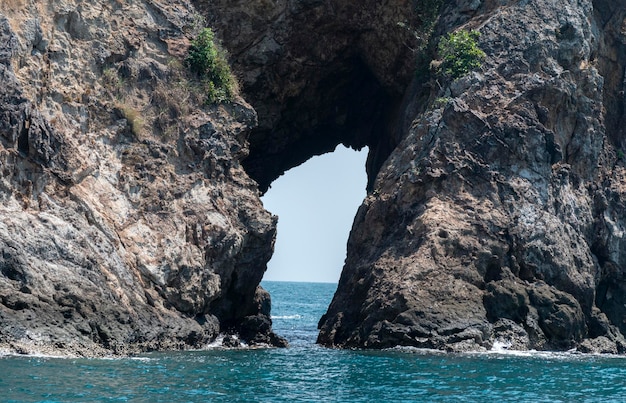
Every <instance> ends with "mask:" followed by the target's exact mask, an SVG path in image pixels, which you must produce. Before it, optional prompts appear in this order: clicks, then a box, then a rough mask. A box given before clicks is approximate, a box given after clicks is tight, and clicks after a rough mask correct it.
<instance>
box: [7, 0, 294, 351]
mask: <svg viewBox="0 0 626 403" xmlns="http://www.w3.org/2000/svg"><path fill="white" fill-rule="evenodd" d="M0 4H1V5H2V7H1V8H0V10H1V12H2V14H3V15H2V16H0V80H1V82H2V88H3V91H2V93H1V94H0V172H2V175H1V178H0V198H1V200H2V202H1V203H0V250H1V253H0V272H1V274H2V275H1V276H0V323H2V326H1V327H0V344H1V345H2V347H3V348H5V349H9V350H16V351H24V352H29V351H45V352H53V353H63V354H67V353H75V354H85V355H97V354H110V353H120V354H125V353H131V352H135V351H142V350H150V349H166V348H167V349H170V348H200V347H203V346H205V345H206V344H207V343H209V342H212V341H214V339H215V338H216V337H217V335H218V333H219V332H225V333H226V332H236V333H239V334H240V335H241V336H242V337H243V338H245V340H246V341H248V342H249V343H252V344H254V343H267V344H277V345H282V344H283V341H282V340H280V339H279V338H277V337H276V336H274V335H273V334H272V333H271V329H270V324H271V322H270V319H269V296H268V295H267V293H266V292H265V291H263V290H262V289H260V288H257V286H258V284H259V282H260V280H261V278H262V276H263V272H264V271H265V264H266V262H267V260H268V259H269V258H270V256H271V253H272V245H273V239H274V233H275V221H276V219H275V218H274V217H272V216H271V214H270V213H268V212H266V211H265V210H263V208H262V206H261V203H260V201H259V198H258V191H257V189H256V184H255V183H254V182H253V181H251V180H250V179H249V178H248V176H247V175H246V173H245V172H244V171H243V169H242V168H241V165H240V160H241V159H242V158H243V157H244V156H245V155H246V153H247V144H246V136H247V133H248V131H249V130H250V128H251V127H253V126H254V125H255V124H256V113H255V111H254V110H253V109H252V108H251V107H250V106H249V105H248V104H247V103H245V102H244V101H243V100H242V99H236V100H235V101H234V102H233V103H230V104H224V105H221V106H213V107H205V106H204V105H203V102H204V98H203V94H199V93H198V91H197V90H196V89H195V86H194V83H193V82H192V81H190V80H189V79H188V76H186V75H185V71H184V69H183V67H182V65H181V61H182V58H183V57H184V55H185V52H186V48H187V46H188V44H189V40H188V39H189V37H192V36H193V34H194V32H195V31H197V29H198V27H197V25H198V23H199V22H198V21H197V20H198V15H197V13H195V11H194V9H193V8H192V7H191V6H190V5H189V4H188V3H187V2H182V1H181V2H177V1H124V2H116V1H99V2H82V1H57V2H45V3H41V2H34V1H2V2H1V3H0Z"/></svg>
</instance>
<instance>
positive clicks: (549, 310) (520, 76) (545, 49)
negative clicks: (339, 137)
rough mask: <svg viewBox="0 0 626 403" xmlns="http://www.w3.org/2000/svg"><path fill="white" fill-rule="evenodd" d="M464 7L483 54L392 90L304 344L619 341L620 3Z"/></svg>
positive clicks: (615, 347) (589, 345) (462, 24)
mask: <svg viewBox="0 0 626 403" xmlns="http://www.w3.org/2000/svg"><path fill="white" fill-rule="evenodd" d="M462 3H466V2H463V1H458V2H456V3H455V2H451V3H450V4H448V7H447V8H446V9H445V11H444V14H443V15H442V18H441V20H440V24H441V25H440V29H442V30H451V29H477V30H478V31H480V33H481V37H480V43H479V45H480V47H481V48H482V49H483V50H484V51H485V52H486V53H487V59H486V60H485V62H484V65H483V66H482V68H481V69H479V70H478V71H475V72H473V73H470V74H469V75H467V76H466V77H463V78H461V79H458V80H456V81H453V82H450V81H449V80H445V79H442V78H439V80H438V83H437V84H439V85H435V86H433V87H432V90H430V91H429V90H428V89H426V90H424V89H423V88H418V89H416V90H415V92H414V93H412V94H408V96H409V97H414V98H415V97H420V94H419V93H418V92H419V91H429V92H428V107H427V109H426V110H425V111H424V112H423V113H418V114H415V115H409V116H407V118H408V119H411V120H412V124H411V127H410V129H409V130H408V131H407V133H406V136H405V137H404V138H403V140H402V142H401V143H400V145H399V146H398V147H397V148H396V149H395V150H394V152H393V153H392V154H391V156H390V158H389V159H388V160H387V161H386V162H385V164H384V166H383V168H382V170H381V171H380V173H379V175H378V177H377V179H376V183H375V185H374V189H373V192H372V193H371V194H370V195H368V197H367V199H366V200H365V202H364V204H363V205H362V206H361V208H360V210H359V212H358V214H357V217H356V220H355V224H354V227H353V231H352V233H351V236H350V240H349V245H348V259H347V262H346V265H345V268H344V271H343V273H342V276H341V280H340V283H339V288H338V290H337V293H336V294H335V297H334V300H333V302H332V304H331V306H330V308H329V310H328V312H327V314H326V315H325V316H324V318H323V319H322V320H321V321H320V328H321V332H320V336H319V342H320V343H322V344H324V345H329V346H341V347H371V348H381V347H391V346H394V345H409V346H417V347H428V348H437V349H447V350H454V351H463V350H480V349H489V348H490V347H491V346H492V345H493V344H494V342H496V341H499V342H502V343H506V344H508V345H510V346H511V347H512V348H516V349H570V348H577V347H578V348H580V349H581V350H583V351H606V352H624V351H625V350H626V343H625V342H624V337H623V334H626V321H625V319H624V318H626V315H625V313H626V312H624V305H623V302H624V298H623V295H624V291H625V288H624V287H625V286H626V283H625V282H624V268H625V267H626V266H625V263H626V262H625V261H624V247H625V245H626V244H625V243H624V240H625V238H624V228H625V226H626V222H625V217H624V200H625V193H624V191H625V190H626V188H625V187H624V183H626V182H624V180H625V179H626V178H625V177H624V173H625V172H626V171H625V170H624V161H623V153H622V151H621V150H620V149H621V148H622V147H623V141H624V140H623V136H622V131H623V129H622V128H621V127H622V126H621V123H622V122H623V116H624V84H623V82H624V75H623V74H624V55H625V50H626V49H625V47H624V44H626V36H624V35H625V32H624V24H626V19H625V18H626V3H624V2H608V1H594V2H592V1H560V2H553V1H539V0H535V1H533V0H529V1H501V2H489V1H485V2H471V3H472V4H473V5H474V6H475V7H473V8H474V11H473V12H469V13H465V14H460V13H459V10H461V9H462V8H463V4H462ZM469 3H470V2H467V6H468V7H466V8H467V9H471V8H472V7H469V6H471V5H472V4H469Z"/></svg>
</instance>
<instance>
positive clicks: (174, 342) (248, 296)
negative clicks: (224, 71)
mask: <svg viewBox="0 0 626 403" xmlns="http://www.w3.org/2000/svg"><path fill="white" fill-rule="evenodd" d="M193 3H194V4H191V3H190V2H188V1H186V0H174V1H162V0H150V1H148V0H127V1H124V2H119V1H116V2H111V1H108V0H101V1H94V2H89V3H86V2H80V1H76V0H63V1H59V2H54V3H50V4H46V5H35V4H34V3H32V4H28V5H25V6H23V7H18V6H17V5H15V4H7V6H6V8H5V9H3V10H2V13H3V15H1V16H0V82H1V83H2V88H3V91H2V93H0V174H1V176H0V273H1V275H0V322H1V323H2V326H1V327H0V348H8V349H11V350H13V351H17V352H24V353H29V352H36V351H43V352H53V353H65V354H69V353H72V354H83V355H100V354H115V353H117V354H129V353H133V352H137V351H145V350H151V349H168V348H198V347H202V346H205V345H207V344H208V343H211V342H213V341H215V339H216V338H217V336H218V334H219V333H220V332H221V333H226V334H227V336H226V337H225V338H224V345H225V346H235V345H240V342H239V341H240V339H241V341H243V342H245V343H248V344H250V345H268V344H269V345H279V346H282V345H285V341H284V340H283V339H281V338H280V337H278V336H276V335H275V334H274V333H273V332H272V329H271V319H270V316H269V312H270V308H271V305H270V301H269V297H268V294H267V293H266V292H264V291H263V290H262V289H260V288H258V285H259V282H260V280H261V278H262V276H263V272H264V271H265V267H266V262H267V261H268V260H269V258H270V256H271V253H272V248H273V241H274V235H275V229H276V217H273V216H272V215H271V214H270V213H269V212H266V211H265V210H264V209H263V208H262V205H261V203H260V200H259V194H260V193H259V191H265V190H266V189H267V187H268V186H269V185H270V183H271V182H272V181H273V180H274V179H275V178H276V177H278V176H279V175H280V174H282V173H283V172H284V171H285V170H287V169H289V168H291V167H293V166H296V165H298V164H300V163H301V162H303V161H305V160H306V159H308V158H310V157H311V156H313V155H317V154H320V153H324V152H327V151H330V150H332V149H333V148H334V147H335V146H336V145H338V144H340V143H344V144H346V145H349V146H351V147H354V148H361V147H364V146H368V147H369V148H370V155H369V157H368V163H367V172H368V177H369V180H368V182H369V183H368V196H367V198H366V199H365V201H364V203H363V205H362V206H361V207H360V209H359V211H358V212H357V215H356V218H355V222H354V227H353V230H352V233H351V235H350V239H349V242H348V257H347V260H346V265H345V267H344V271H343V273H342V276H341V280H340V283H339V288H338V290H337V293H336V294H335V297H334V299H333V302H332V304H331V306H330V307H329V309H328V312H327V313H326V314H325V315H324V317H323V318H322V320H321V321H320V336H319V342H320V343H322V344H324V345H328V346H336V347H350V348H352V347H366V348H385V347H392V346H395V345H409V346H417V347H427V348H437V349H442V350H448V351H467V350H484V349H490V348H492V347H493V346H494V345H501V346H502V345H505V346H509V347H510V348H519V349H570V348H578V349H579V350H581V351H594V352H595V351H600V352H624V351H626V342H625V341H624V337H623V334H625V332H626V323H625V322H624V317H625V316H626V303H625V302H626V301H625V297H624V295H626V293H625V292H624V291H626V281H625V275H624V273H625V270H624V268H625V267H626V253H624V250H626V241H625V239H626V237H625V235H624V234H625V233H626V232H625V230H624V228H626V222H624V214H623V212H624V208H625V206H626V187H625V186H624V183H626V169H625V167H624V156H623V149H624V140H623V138H624V125H623V122H624V116H625V111H626V109H625V107H624V105H625V102H624V89H625V84H624V82H625V80H624V67H625V66H626V51H625V49H626V48H625V47H624V44H626V35H625V34H624V29H623V27H624V21H625V18H626V4H625V3H624V2H623V1H618V2H614V1H608V0H595V1H592V0H576V1H574V0H571V1H570V0H567V1H563V2H558V3H557V2H545V1H540V0H527V1H516V0H507V1H497V2H496V1H475V0H454V1H447V2H438V1H431V2H420V3H419V4H417V3H416V2H412V1H408V0H392V1H390V2H378V1H375V0H368V1H364V2H363V1H362V2H358V3H357V2H354V1H351V0H337V1H333V2H323V1H317V0H295V1H294V0H289V1H287V0H278V1H273V2H267V1H261V0H258V1H257V0H255V1H245V2H244V1H235V2H233V1H221V0H219V1H211V2H207V1H200V0H198V1H195V2H193ZM438 4H444V7H443V8H442V9H441V10H439V11H440V17H439V19H438V20H436V21H437V23H436V25H433V26H432V27H431V28H432V30H430V28H429V30H425V26H426V25H427V22H428V21H429V18H427V17H428V16H427V13H428V12H433V9H432V7H435V6H437V5H438ZM425 5H426V6H425ZM418 6H419V7H418ZM427 6H431V9H427V8H425V7H427ZM194 7H197V8H194ZM198 12H200V13H202V14H204V16H205V17H206V20H207V23H208V25H210V26H211V27H213V28H214V29H215V31H216V33H217V36H218V37H219V38H221V39H222V44H223V46H224V47H225V48H227V49H228V50H229V51H230V60H231V61H232V63H233V66H234V68H235V71H236V73H237V74H238V76H239V77H240V81H241V88H242V94H243V95H244V96H245V97H246V99H247V100H248V101H250V102H251V103H252V105H253V106H254V109H253V108H252V106H250V105H249V104H248V103H246V101H244V100H243V99H242V98H240V97H237V98H236V99H235V100H234V101H233V102H231V103H225V104H221V105H217V106H207V105H204V99H203V95H202V94H200V93H199V92H198V91H195V90H194V81H193V77H190V76H189V75H188V74H187V73H186V72H185V71H184V69H183V68H182V58H184V55H185V49H186V48H187V46H188V45H189V43H190V40H191V39H193V36H194V34H195V33H196V32H197V31H198V30H199V29H200V28H202V23H201V20H200V18H198V17H199V14H198ZM433 15H437V13H435V14H433ZM431 17H432V15H431ZM458 29H476V30H478V31H479V32H480V33H481V36H480V39H479V46H480V47H481V48H482V49H483V50H484V52H485V53H486V58H485V60H484V62H483V65H482V67H481V68H479V69H477V70H475V71H473V72H471V73H469V74H467V75H465V76H464V77H461V78H458V79H456V80H451V79H450V78H448V77H444V76H442V75H441V74H438V73H437V65H438V64H439V62H438V61H437V60H436V58H437V57H438V56H437V54H436V49H437V41H438V39H439V38H440V37H441V36H442V35H444V34H446V33H448V32H451V31H454V30H458ZM195 84H197V82H195ZM244 168H245V169H244ZM255 181H256V182H255ZM236 335H238V336H236Z"/></svg>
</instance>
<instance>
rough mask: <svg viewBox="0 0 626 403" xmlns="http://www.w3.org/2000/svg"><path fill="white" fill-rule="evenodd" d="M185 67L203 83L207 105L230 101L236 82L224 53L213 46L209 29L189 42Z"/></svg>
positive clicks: (213, 40) (212, 37)
mask: <svg viewBox="0 0 626 403" xmlns="http://www.w3.org/2000/svg"><path fill="white" fill-rule="evenodd" d="M185 65H186V66H187V68H189V70H191V71H192V72H193V73H195V74H197V75H198V77H199V78H200V79H201V80H202V82H203V83H204V85H205V87H206V88H205V90H206V92H207V102H208V103H219V102H224V101H229V100H231V99H232V97H233V95H234V94H235V90H236V87H237V84H236V83H237V82H236V80H235V78H234V77H233V74H232V73H231V71H230V66H229V65H228V61H227V60H226V56H225V54H224V51H223V50H221V49H220V48H219V47H218V46H217V45H216V44H215V35H214V34H213V31H212V30H211V28H205V29H203V30H202V31H200V34H199V35H198V37H197V38H196V39H195V40H194V41H193V42H191V46H189V50H188V54H187V58H186V59H185Z"/></svg>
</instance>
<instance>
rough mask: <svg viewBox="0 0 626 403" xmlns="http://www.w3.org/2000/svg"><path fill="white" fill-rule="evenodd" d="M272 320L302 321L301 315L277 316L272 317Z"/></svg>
mask: <svg viewBox="0 0 626 403" xmlns="http://www.w3.org/2000/svg"><path fill="white" fill-rule="evenodd" d="M273 319H302V315H298V314H296V315H279V316H274V315H272V320H273Z"/></svg>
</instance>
